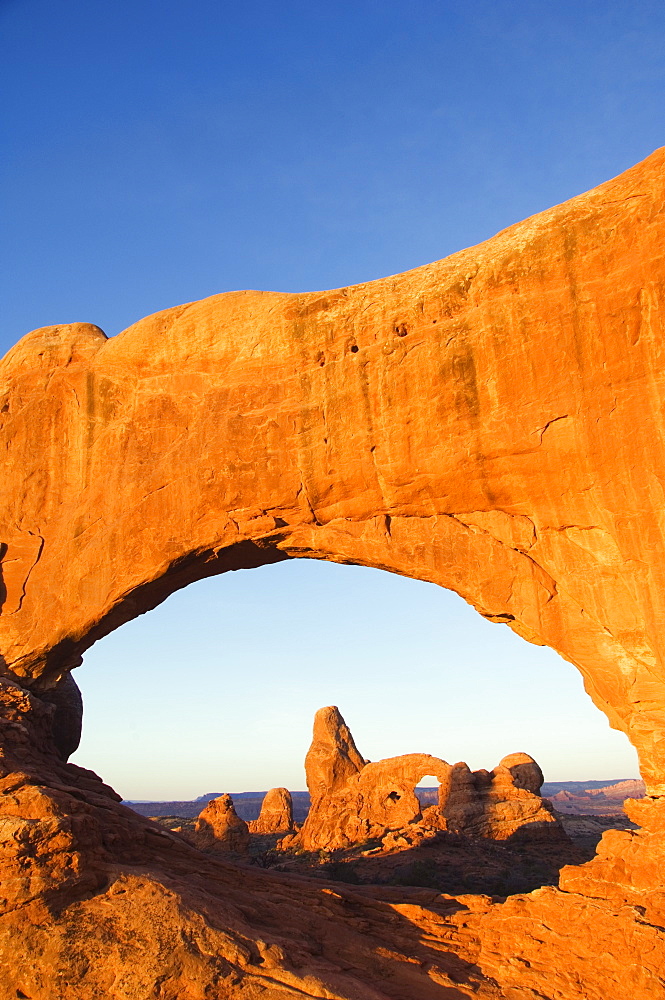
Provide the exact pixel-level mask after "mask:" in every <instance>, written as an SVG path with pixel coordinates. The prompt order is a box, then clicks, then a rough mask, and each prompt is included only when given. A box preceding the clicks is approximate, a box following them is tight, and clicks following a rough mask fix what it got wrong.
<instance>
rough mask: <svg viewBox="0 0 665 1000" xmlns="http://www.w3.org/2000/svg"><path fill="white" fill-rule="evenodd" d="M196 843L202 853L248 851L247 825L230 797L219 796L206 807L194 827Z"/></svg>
mask: <svg viewBox="0 0 665 1000" xmlns="http://www.w3.org/2000/svg"><path fill="white" fill-rule="evenodd" d="M194 843H195V844H196V846H197V847H199V848H200V849H201V850H202V851H235V852H238V853H243V852H245V851H246V850H247V848H248V847H249V830H248V828H247V823H245V821H244V820H243V819H240V817H239V816H238V814H237V813H236V811H235V807H234V805H233V799H232V798H231V796H230V795H219V796H218V797H217V798H216V799H211V800H210V802H208V804H207V805H206V806H204V808H203V809H202V810H201V812H200V813H199V816H198V819H197V821H196V824H195V826H194Z"/></svg>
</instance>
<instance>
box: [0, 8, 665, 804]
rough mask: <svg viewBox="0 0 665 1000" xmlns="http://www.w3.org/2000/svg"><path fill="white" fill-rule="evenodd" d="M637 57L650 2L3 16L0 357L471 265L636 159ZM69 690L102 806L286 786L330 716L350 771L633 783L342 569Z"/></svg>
mask: <svg viewBox="0 0 665 1000" xmlns="http://www.w3.org/2000/svg"><path fill="white" fill-rule="evenodd" d="M664 43H665V6H664V5H663V4H662V3H661V2H652V0H644V2H639V3H634V2H631V3H628V2H620V3H616V2H596V0H590V2H586V3H584V2H582V3H580V2H579V0H578V2H570V0H560V2H558V3H557V4H552V3H550V2H545V0H533V2H530V3H529V4H524V3H523V2H518V0H514V2H512V0H491V2H490V0H477V2H473V3H467V4H461V3H452V2H446V0H411V2H409V3H408V4H407V3H406V2H394V0H393V2H391V0H383V2H378V0H376V2H374V0H371V2H370V0H354V2H345V0H342V2H337V3H330V2H327V3H325V4H324V3H318V2H307V3H306V2H304V0H302V2H292V0H283V2H281V3H279V4H276V3H274V2H272V3H269V2H252V0H247V2H246V3H244V4H242V5H239V4H235V3H234V4H231V3H226V2H223V0H216V2H213V0H203V2H197V0H189V2H184V0H178V2H168V0H166V2H159V3H158V2H156V0H114V2H110V0H93V2H90V0H85V2H83V0H0V47H1V48H0V51H1V54H2V59H1V60H0V77H1V79H2V87H3V92H4V94H5V100H4V103H3V107H2V108H1V109H0V113H1V115H2V134H3V137H4V143H3V145H4V149H3V154H2V157H1V158H0V178H1V182H0V183H1V188H2V199H3V206H2V219H3V234H4V239H3V241H2V244H3V245H2V248H0V255H1V256H0V282H1V294H2V305H3V324H2V330H1V331H0V341H1V344H0V346H1V348H2V350H3V351H4V350H7V349H8V348H9V347H10V346H11V345H12V344H13V343H14V342H15V341H16V340H18V339H19V338H20V337H21V336H23V334H25V333H26V332H28V331H29V330H31V329H34V328H36V327H39V326H43V325H49V324H54V323H64V322H74V321H89V322H93V323H96V324H98V325H99V326H101V327H102V328H103V329H104V330H105V331H106V332H107V333H108V334H109V335H113V334H116V333H118V332H119V331H120V330H122V329H123V328H125V327H127V326H128V325H130V324H131V323H133V322H134V321H136V320H137V319H139V318H140V317H141V316H144V315H147V314H149V313H151V312H154V311H156V310H159V309H163V308H166V307H168V306H172V305H176V304H178V303H180V302H185V301H191V300H193V299H197V298H201V297H203V296H207V295H212V294H215V293H217V292H223V291H228V290H231V289H235V288H263V289H275V290H279V291H310V290H314V289H321V288H331V287H338V286H341V285H345V284H349V283H356V282H361V281H367V280H370V279H372V278H378V277H382V276H384V275H386V274H391V273H396V272H400V271H403V270H406V269H408V268H412V267H416V266H418V265H420V264H424V263H427V262H429V261H431V260H435V259H439V258H441V257H443V256H446V255H448V254H450V253H453V252H455V251H457V250H459V249H462V248H463V247H465V246H469V245H472V244H474V243H477V242H479V241H481V240H483V239H486V238H488V237H490V236H492V235H493V234H494V233H495V232H497V231H498V230H500V229H502V228H505V227H506V226H509V225H511V224H513V223H514V222H517V221H519V220H520V219H522V218H525V217H527V216H529V215H531V214H533V213H535V212H538V211H541V210H544V209H546V208H549V207H550V206H551V205H553V204H556V203H558V202H561V201H563V200H565V199H567V198H570V197H573V196H574V195H576V194H579V193H580V192H582V191H584V190H588V189H589V188H591V187H593V186H595V185H596V184H598V183H600V182H602V181H604V180H607V179H608V178H610V177H612V176H615V175H616V174H618V173H620V172H621V171H622V170H625V169H626V168H628V167H629V166H631V165H632V164H633V163H635V162H637V161H639V160H641V159H643V158H644V157H645V156H647V155H648V154H649V153H651V152H652V151H653V149H655V148H657V147H658V146H661V145H663V143H664V142H665V128H664V126H665V44H664ZM75 676H76V679H77V681H78V683H79V685H80V686H81V688H82V690H83V694H84V699H85V704H86V716H85V726H84V739H83V743H82V747H81V749H80V750H79V752H78V753H77V755H76V758H75V759H76V761H77V762H79V763H81V764H83V765H85V766H89V767H92V768H93V769H95V770H97V771H99V773H101V774H102V776H103V777H104V778H105V779H107V780H108V781H110V782H111V783H112V784H114V785H115V786H116V787H117V789H118V790H119V791H120V792H121V794H123V795H124V796H125V797H127V798H153V797H154V798H159V797H185V798H190V797H194V796H196V795H200V794H202V793H204V792H206V791H240V790H245V789H252V788H257V789H258V788H266V787H269V786H270V785H274V784H286V785H289V786H290V787H292V788H302V787H304V777H303V771H302V759H303V756H304V752H305V750H306V749H307V745H308V743H309V738H310V732H311V719H312V715H313V712H314V710H315V709H316V708H318V707H320V706H321V705H323V704H330V703H334V704H338V705H339V707H340V709H341V711H342V714H343V715H344V716H345V717H346V719H347V722H348V723H349V725H350V726H351V729H352V731H353V733H354V735H355V737H356V740H357V743H358V745H359V748H360V750H361V752H363V753H364V754H365V756H368V757H371V758H373V759H376V758H377V757H380V756H389V755H393V754H397V753H403V752H408V751H414V750H424V751H425V752H430V753H433V754H436V755H438V756H442V757H444V758H446V759H448V760H457V759H465V760H467V761H468V762H469V763H470V764H471V765H472V766H474V767H479V766H487V767H491V766H493V765H494V764H496V763H497V762H498V760H499V758H500V757H501V756H503V755H504V754H505V753H508V752H511V751H514V750H518V749H523V750H526V751H527V752H529V753H532V754H533V755H534V756H535V757H536V758H537V759H538V760H539V761H540V763H541V765H542V766H543V768H544V770H545V773H546V778H548V779H550V780H565V779H570V780H572V779H577V778H579V779H586V778H588V779H592V778H608V779H611V778H622V777H631V776H634V775H636V773H637V770H636V762H635V755H634V753H633V751H632V749H631V748H630V747H629V745H628V742H627V740H626V739H625V737H624V736H623V735H622V734H619V733H615V732H613V731H611V730H610V729H609V727H608V725H607V721H606V719H605V717H604V716H603V715H601V713H600V712H598V711H597V709H595V708H594V707H593V705H592V704H591V702H590V700H589V699H588V697H587V696H586V695H585V694H584V692H583V690H582V684H581V678H580V675H579V674H578V672H577V671H576V670H575V669H574V668H573V667H572V666H571V665H570V664H567V663H565V662H564V661H563V660H561V658H560V657H558V656H557V655H556V654H555V653H553V652H552V651H551V650H548V649H542V648H539V647H534V646H529V645H528V644H526V643H525V642H523V641H522V640H520V639H519V638H518V637H516V636H514V635H513V634H512V633H511V632H510V631H509V630H508V629H507V628H505V627H503V626H497V625H491V624H489V623H487V622H485V621H484V620H483V619H481V618H480V616H479V615H477V614H476V613H475V612H474V611H473V609H471V608H469V607H468V606H467V605H465V604H464V602H462V601H461V599H459V598H457V597H456V596H455V595H451V594H449V593H447V592H446V591H442V590H440V589H438V588H436V587H433V586H432V585H430V584H424V583H419V582H417V581H411V580H406V579H403V578H400V577H395V576H390V575H388V574H382V573H379V572H377V571H373V570H364V569H360V568H357V567H344V566H335V565H330V564H319V563H312V562H307V561H305V560H297V561H290V562H288V563H283V564H280V565H277V566H271V567H264V568H263V569H261V570H252V571H243V572H240V573H235V574H228V575H227V576H225V577H220V578H217V579H214V580H208V581H203V582H201V583H199V584H196V585H194V586H192V587H189V588H187V589H186V590H185V591H183V592H182V593H179V594H176V595H174V596H172V597H171V598H170V599H169V600H168V601H167V602H166V603H165V604H164V605H163V606H162V607H161V608H158V609H156V610H155V611H154V612H152V613H150V614H149V615H146V616H144V617H142V618H140V619H138V620H137V621H135V622H131V623H129V624H128V625H126V626H124V627H123V628H122V629H121V630H119V631H118V632H117V633H115V634H113V635H112V636H109V637H107V638H106V639H105V640H103V641H102V642H100V643H99V644H98V645H97V646H95V647H93V649H92V650H90V651H89V653H88V654H87V655H86V657H85V662H84V666H83V667H82V668H80V669H79V670H77V671H76V675H75Z"/></svg>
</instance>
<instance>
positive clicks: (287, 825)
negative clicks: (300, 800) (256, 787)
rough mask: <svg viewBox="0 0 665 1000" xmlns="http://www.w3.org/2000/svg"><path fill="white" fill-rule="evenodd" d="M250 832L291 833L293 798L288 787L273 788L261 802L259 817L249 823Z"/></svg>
mask: <svg viewBox="0 0 665 1000" xmlns="http://www.w3.org/2000/svg"><path fill="white" fill-rule="evenodd" d="M247 825H248V827H249V832H250V833H290V832H291V831H292V830H293V800H292V798H291V792H290V791H289V790H288V788H271V789H270V791H269V792H266V796H265V798H264V800H263V802H262V804H261V812H260V814H259V818H258V819H255V820H252V821H251V822H250V823H248V824H247Z"/></svg>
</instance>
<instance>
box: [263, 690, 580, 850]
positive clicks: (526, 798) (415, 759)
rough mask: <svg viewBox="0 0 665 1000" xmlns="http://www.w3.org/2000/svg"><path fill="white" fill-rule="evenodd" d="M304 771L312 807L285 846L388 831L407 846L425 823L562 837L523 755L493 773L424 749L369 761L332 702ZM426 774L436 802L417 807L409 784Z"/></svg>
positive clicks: (348, 841)
mask: <svg viewBox="0 0 665 1000" xmlns="http://www.w3.org/2000/svg"><path fill="white" fill-rule="evenodd" d="M305 774H306V777H307V787H308V788H309V791H310V795H311V806H310V811H309V814H308V816H307V819H306V821H305V823H304V825H303V828H302V830H300V831H299V832H298V833H297V834H295V835H293V836H292V837H290V838H286V839H285V840H284V841H283V842H282V845H283V846H284V847H294V846H296V845H298V846H301V847H303V848H304V849H305V850H308V851H312V850H320V849H321V850H334V849H336V848H346V847H350V846H351V845H352V844H358V843H362V842H363V841H366V840H372V839H376V838H378V839H381V840H383V839H384V838H387V836H388V835H389V834H390V839H389V840H386V843H387V844H389V845H393V844H394V845H397V844H399V843H400V842H404V844H407V843H409V842H412V841H415V840H417V839H418V838H419V837H420V838H421V839H422V835H423V830H424V829H438V830H450V831H451V832H452V833H460V834H466V835H467V836H473V837H488V838H489V839H491V840H508V839H509V838H515V837H518V836H527V837H534V836H538V837H542V838H547V837H553V836H554V837H558V838H561V837H564V836H565V835H564V834H563V830H562V828H561V825H560V823H559V822H558V821H557V819H556V817H555V816H554V814H553V811H552V807H551V806H550V804H549V803H548V802H547V801H545V800H543V799H542V798H541V797H540V795H539V792H540V787H541V785H542V783H543V774H542V771H541V770H540V768H539V767H538V764H537V763H536V762H535V760H534V759H533V758H532V757H530V756H529V755H528V754H525V753H514V754H510V755H509V756H508V757H504V758H503V760H502V761H501V763H500V764H499V766H498V767H496V768H494V770H493V771H491V772H490V771H471V770H470V769H469V768H468V767H467V765H466V764H463V763H459V764H454V765H450V764H448V763H447V762H446V761H445V760H441V759H439V758H438V757H432V756H430V755H429V754H424V753H414V754H405V755H403V756H401V757H389V758H387V759H386V760H380V761H377V762H375V763H370V762H369V761H365V760H364V758H363V757H362V756H361V755H360V753H359V752H358V750H357V748H356V745H355V742H354V740H353V737H352V736H351V733H350V731H349V728H348V726H347V725H346V723H345V722H344V719H343V718H342V716H341V714H340V711H339V709H338V708H337V707H336V706H334V705H333V706H329V707H327V708H321V709H319V711H318V712H317V713H316V716H315V718H314V733H313V739H312V745H311V747H310V749H309V751H308V753H307V757H306V758H305ZM425 775H434V776H435V777H436V778H438V780H439V782H440V784H439V801H438V804H437V805H436V806H430V807H429V808H427V809H425V810H423V809H422V807H421V804H420V801H419V799H418V796H417V794H416V791H415V789H416V786H417V784H418V782H420V781H421V780H422V779H423V778H424V777H425ZM326 781H329V782H330V784H329V785H326ZM409 838H410V839H409Z"/></svg>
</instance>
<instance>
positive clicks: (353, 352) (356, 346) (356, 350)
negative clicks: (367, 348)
mask: <svg viewBox="0 0 665 1000" xmlns="http://www.w3.org/2000/svg"><path fill="white" fill-rule="evenodd" d="M359 350H360V348H359V347H358V345H357V344H353V345H352V347H351V354H357V353H358V351H359Z"/></svg>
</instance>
